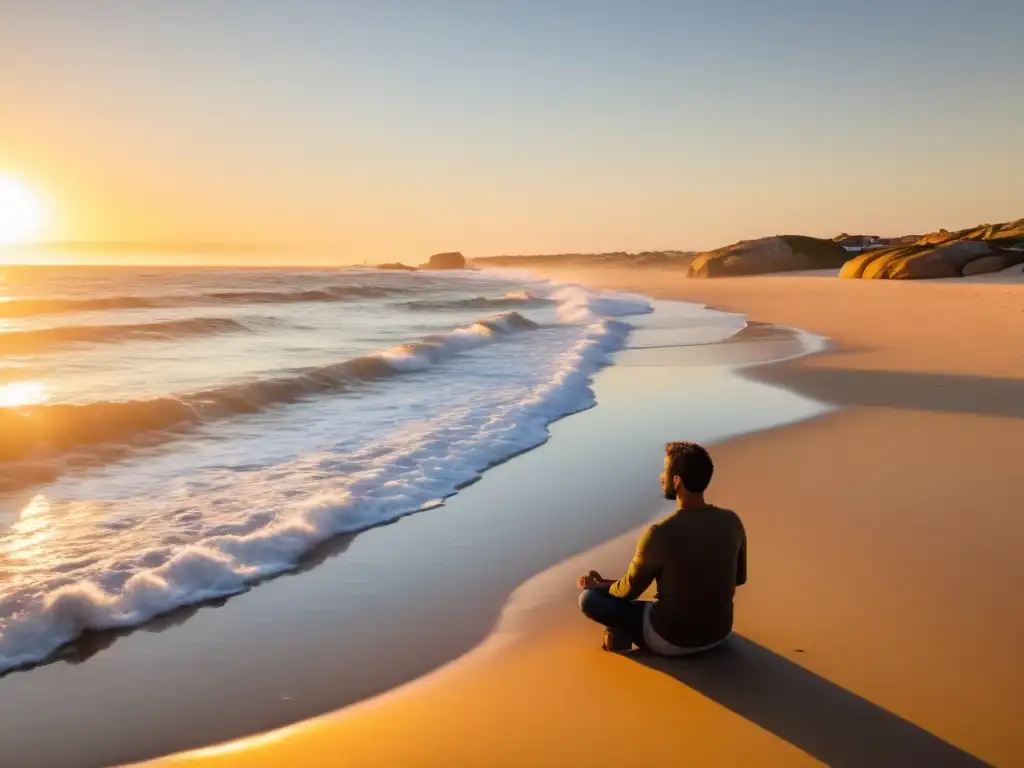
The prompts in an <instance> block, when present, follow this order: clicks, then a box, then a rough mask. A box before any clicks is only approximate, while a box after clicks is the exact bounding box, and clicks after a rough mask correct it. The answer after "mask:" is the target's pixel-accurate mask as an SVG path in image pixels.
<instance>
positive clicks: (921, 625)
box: [165, 269, 1024, 766]
mask: <svg viewBox="0 0 1024 768" xmlns="http://www.w3.org/2000/svg"><path fill="white" fill-rule="evenodd" d="M558 276H559V277H560V278H563V279H564V278H565V277H566V275H565V274H560V275H558ZM573 277H574V278H575V279H577V280H580V281H585V282H588V283H591V284H598V285H605V286H609V287H611V286H615V287H618V288H626V289H629V290H637V291H642V292H645V293H649V294H651V295H655V296H660V297H664V298H676V299H682V300H688V301H699V302H704V303H708V304H711V305H714V306H718V307H722V308H724V309H728V310H733V311H739V312H743V313H745V314H747V315H748V316H749V317H750V318H752V319H754V320H759V321H764V322H770V323H780V324H784V325H790V326H796V327H799V328H804V329H806V330H809V331H812V332H815V333H819V334H822V335H824V336H827V337H829V338H830V339H832V340H833V341H834V342H835V344H836V346H835V348H833V349H832V350H830V351H829V352H828V353H826V354H820V355H815V356H813V357H805V358H801V359H798V360H795V361H792V362H788V363H783V364H778V365H771V366H767V367H759V368H755V369H747V370H746V375H748V376H751V377H753V378H754V379H756V380H759V381H762V382H768V383H770V384H771V385H773V386H775V387H780V388H785V389H789V390H793V391H796V392H802V393H805V394H808V395H811V396H813V397H815V398H818V399H820V400H822V401H824V402H827V403H830V404H832V405H834V406H835V407H836V410H835V411H834V412H832V413H829V414H826V415H823V416H821V417H819V418H816V419H813V420H810V421H805V422H803V423H799V424H795V425H791V426H787V427H782V428H779V429H774V430H771V431H769V432H763V433H759V434H753V435H748V436H745V437H739V438H737V439H734V440H729V441H726V442H724V443H722V444H719V445H718V446H716V448H715V449H714V451H713V454H714V456H715V458H716V461H717V463H718V467H719V471H718V474H717V476H716V480H715V483H714V485H713V488H712V490H713V493H712V494H711V498H712V500H713V501H715V502H716V503H719V504H723V505H726V506H731V507H733V508H735V509H737V510H738V511H739V512H740V513H741V515H742V516H743V517H744V520H745V522H746V525H747V529H748V537H749V541H750V584H749V585H748V586H746V587H744V588H742V590H741V592H740V595H739V598H738V601H737V625H736V630H737V637H736V638H734V641H731V642H730V644H729V647H728V648H727V650H725V651H723V652H722V653H720V654H715V655H709V656H706V657H704V658H703V659H691V660H653V661H652V660H649V659H643V658H638V657H630V656H616V655H612V654H606V653H603V652H601V651H599V650H597V643H598V641H599V636H600V632H599V630H598V628H596V627H594V626H593V625H590V624H589V623H588V622H586V621H585V620H584V619H582V618H581V617H580V616H579V615H578V612H577V610H576V606H575V597H576V590H575V589H574V588H573V585H572V581H573V579H574V577H575V575H576V574H577V573H578V572H580V571H582V570H586V569H588V568H590V567H596V568H598V569H599V570H602V571H607V572H608V573H607V574H606V575H611V574H614V573H617V572H618V571H621V569H622V568H624V567H625V565H626V563H627V562H628V559H629V556H630V554H631V551H632V547H633V544H634V542H635V539H636V536H637V534H638V532H639V530H640V529H637V530H634V531H632V532H629V533H627V534H624V535H622V536H619V537H617V538H614V539H612V540H610V541H608V542H607V543H605V544H604V545H602V546H601V547H598V548H597V549H595V550H593V551H591V552H588V553H585V554H584V555H581V556H578V557H575V558H574V559H572V560H569V561H566V562H565V563H562V564H561V565H559V566H556V567H555V568H553V569H551V570H549V571H548V572H546V573H544V574H541V576H539V577H536V578H534V579H531V580H530V581H528V582H527V583H526V584H524V585H523V586H522V587H521V588H520V589H519V590H518V591H517V592H516V593H515V596H514V598H513V600H512V601H511V603H510V604H509V605H508V606H507V607H506V610H505V612H504V614H503V621H502V624H501V626H500V627H499V630H498V631H497V632H495V633H493V634H492V635H491V636H490V637H489V639H488V640H487V641H486V642H485V643H484V644H483V645H482V646H480V647H479V648H478V649H476V650H475V651H474V652H473V653H471V654H469V655H468V656H466V657H464V658H463V659H461V660H457V661H456V662H454V663H452V664H450V665H448V666H447V667H445V668H443V669H441V670H439V671H437V672H435V673H433V674H431V675H428V676H426V677H424V678H422V679H421V680H419V681H416V682H415V683H412V684H410V685H407V686H404V687H402V688H399V689H396V690H395V691H392V692H391V693H388V694H386V695H383V696H381V697H378V698H376V699H372V700H370V701H368V702H365V703H362V704H359V705H356V706H354V707H350V708H348V709H346V710H341V711H339V712H337V713H334V714H332V715H329V716H326V717H323V718H320V719H317V720H314V721H310V722H308V723H305V724H302V725H299V726H296V727H294V728H291V729H288V730H285V731H279V732H275V733H273V734H269V735H266V736H262V737H257V738H254V739H249V740H242V741H239V742H235V743H233V744H230V745H228V746H226V747H224V748H222V749H220V750H211V751H207V752H201V753H193V754H185V755H180V756H177V757H175V758H173V759H171V760H169V761H167V762H166V763H165V764H168V765H218V766H220V765H225V766H226V765H246V766H254V765H257V766H258V765H294V764H332V763H337V762H343V763H345V764H352V765H481V764H486V765H526V764H532V765H577V764H588V765H616V764H623V763H625V762H632V761H634V760H635V759H636V756H637V753H638V750H641V751H642V752H643V754H645V755H650V756H652V758H654V759H657V760H661V761H663V762H664V761H671V762H673V763H687V764H698V765H700V764H710V765H727V764H742V765H798V764H802V763H805V762H806V763H812V762H814V761H820V762H823V763H826V764H830V765H969V764H978V763H979V762H981V761H984V762H989V763H992V764H996V765H1017V764H1024V732H1022V731H1021V729H1020V727H1019V724H1020V719H1021V715H1022V712H1024V707H1022V704H1021V700H1020V691H1021V690H1022V689H1024V664H1022V663H1021V661H1022V655H1024V652H1022V651H1021V648H1022V647H1024V610H1022V607H1024V606H1022V600H1021V597H1020V595H1019V590H1020V585H1021V584H1024V558H1022V557H1021V556H1020V545H1021V542H1022V541H1024V536H1022V534H1024V508H1022V506H1021V501H1020V500H1021V499H1022V498H1024V472H1021V471H1019V468H1018V467H1019V464H1020V450H1021V448H1020V447H1021V446H1022V445H1024V343H1022V340H1024V282H1022V281H1021V279H1020V278H1019V277H1005V276H996V277H994V278H993V279H990V280H983V279H979V280H972V281H959V282H957V281H949V282H946V281H941V282H939V281H936V282H922V283H889V282H884V281H840V280H834V279H830V278H828V277H822V276H796V277H793V276H772V277H758V278H739V279H731V280H720V281H696V280H694V281H687V280H686V279H685V278H682V277H681V276H679V275H678V274H673V273H670V272H664V273H662V272H659V271H658V270H654V269H644V270H620V271H611V270H608V271H597V270H595V271H591V272H588V273H586V274H581V273H579V272H578V271H577V272H576V273H574V275H573ZM652 370H654V369H653V368H652ZM652 381H653V379H652ZM636 405H637V407H638V408H639V407H641V405H642V398H638V399H637V401H636ZM683 409H684V406H683V405H682V404H680V411H682V410H683ZM598 410H600V409H598ZM676 429H677V430H678V434H677V435H676V437H677V438H678V439H685V438H687V437H692V435H690V434H688V433H687V432H686V429H685V427H683V426H682V425H679V426H677V427H676ZM625 434H628V430H627V432H626V433H625ZM536 455H538V456H539V455H540V452H538V453H537V454H536ZM513 464H514V462H513ZM611 471H615V472H616V473H618V472H619V471H620V470H619V468H618V467H616V468H615V469H614V470H609V472H611ZM656 472H657V460H656V459H654V458H653V457H652V469H651V474H652V481H651V482H654V481H653V476H654V475H655V474H656ZM623 482H624V483H625V482H628V479H627V478H624V479H623ZM482 485H483V484H481V486H482Z"/></svg>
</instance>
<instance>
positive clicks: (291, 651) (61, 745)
mask: <svg viewBox="0 0 1024 768" xmlns="http://www.w3.org/2000/svg"><path fill="white" fill-rule="evenodd" d="M671 306H672V308H673V309H674V310H675V311H676V313H677V314H676V315H672V314H671V313H669V314H665V311H662V312H660V313H656V314H655V315H646V316H642V317H641V318H637V322H638V323H639V324H640V325H641V326H642V325H643V323H644V322H645V321H646V320H648V319H649V320H651V321H656V322H655V325H656V326H657V327H656V328H655V329H652V330H642V329H640V330H637V331H635V332H634V335H632V336H631V339H630V342H629V343H628V344H627V347H632V346H655V347H657V344H656V343H652V344H641V343H640V342H639V341H637V340H638V339H639V338H640V336H641V335H643V334H647V335H649V336H650V337H651V338H649V339H648V341H651V342H660V341H663V339H661V338H659V337H660V336H663V335H664V334H665V333H669V334H673V333H674V334H676V335H677V336H678V335H679V334H688V338H689V341H690V342H694V343H696V342H698V341H699V340H701V339H707V338H710V336H709V333H710V334H711V335H715V334H717V335H718V336H719V337H721V335H722V332H721V331H716V330H715V328H716V327H717V325H718V324H719V323H720V322H722V321H729V323H730V324H731V327H733V328H735V321H736V320H737V318H728V317H725V316H719V315H718V314H717V313H709V312H707V311H705V310H703V309H701V308H697V307H692V306H689V305H675V304H673V305H671ZM677 315H678V316H677ZM709 322H710V327H708V328H705V326H707V325H708V323H709ZM673 328H676V329H677V330H675V331H673V330H672V329H673ZM680 329H682V330H680ZM694 334H696V335H694ZM677 341H678V340H677ZM802 344H803V342H802V341H801V339H799V338H797V337H796V336H795V334H793V333H792V332H789V331H785V330H779V331H776V332H771V331H770V329H751V330H749V331H742V332H740V333H739V334H737V335H736V336H734V337H732V338H731V339H730V341H728V342H724V343H722V344H717V345H716V344H712V345H706V346H699V347H698V346H692V347H668V348H653V349H628V348H627V349H624V350H622V351H620V352H619V353H617V356H616V363H617V364H615V365H612V366H610V367H608V368H605V369H603V370H602V371H600V372H599V373H598V375H597V377H595V380H594V382H593V385H592V386H593V389H594V393H595V397H596V398H597V399H598V401H599V403H600V405H601V406H602V407H599V408H594V409H591V410H588V411H586V412H583V413H579V414H576V415H574V416H572V417H571V418H565V419H561V420H558V421H556V422H553V423H552V424H551V425H550V437H551V439H550V440H549V441H548V442H547V443H546V444H544V445H542V446H540V447H538V448H537V449H535V450H533V451H529V452H527V453H525V454H520V455H519V456H518V457H516V459H515V460H514V461H510V462H506V463H504V464H501V465H498V466H496V467H494V468H492V469H490V470H488V472H487V473H486V474H485V475H484V477H483V479H482V480H481V481H480V482H478V483H475V484H473V485H471V486H467V487H466V488H464V489H463V490H461V491H460V492H459V493H458V494H457V495H456V496H454V497H452V498H450V499H448V500H447V501H446V502H445V504H444V505H443V506H441V507H440V508H434V509H431V510H429V511H428V512H426V513H425V514H422V515H411V516H408V517H405V518H402V520H401V523H400V524H396V525H388V526H383V527H381V528H376V529H373V530H370V531H366V532H363V533H361V534H359V535H356V536H352V537H344V538H343V540H335V541H334V542H332V543H331V545H330V546H329V547H328V549H327V551H326V552H325V554H324V557H323V559H322V560H319V561H318V563H317V564H316V565H317V567H315V568H311V569H309V570H306V571H303V572H300V573H297V574H296V573H292V574H287V575H283V576H281V577H278V578H276V579H273V580H271V581H267V582H263V583H262V584H261V585H260V586H259V587H258V588H256V589H252V590H250V591H248V592H245V593H243V594H241V595H237V596H234V597H232V598H230V599H228V600H226V601H224V602H222V603H221V604H220V605H219V606H216V605H214V606H205V607H198V608H197V609H195V610H192V609H189V610H186V611H184V612H182V613H181V614H180V615H179V616H175V617H168V620H165V621H163V622H160V621H158V622H155V623H152V624H149V625H145V626H143V627H141V628H139V629H137V630H135V631H132V632H130V633H127V634H121V635H117V634H105V633H104V634H97V635H95V636H93V637H90V638H89V641H88V642H86V643H83V644H82V648H83V652H82V653H81V654H80V655H79V656H77V657H74V656H72V657H70V658H68V659H66V660H65V661H66V662H68V663H55V664H50V665H46V666H42V667H36V668H34V669H32V670H29V671H25V672H16V673H12V674H11V675H8V676H7V677H5V678H4V679H3V683H2V685H0V705H4V709H5V711H7V710H9V711H11V712H13V713H14V714H13V715H12V717H10V718H9V719H8V720H7V721H5V723H4V724H3V727H2V728H0V752H3V753H5V754H19V755H32V756H33V760H32V763H31V764H33V765H38V766H44V765H67V764H90V765H93V764H111V763H123V762H125V761H127V760H139V759H144V758H147V757H150V756H153V755H159V754H168V753H172V752H175V751H178V750H181V749H187V748H194V747H196V746H199V745H202V744H211V743H218V742H222V741H224V740H226V739H231V738H238V737H243V736H244V735H246V734H252V733H260V732H264V731H268V730H271V729H274V728H280V727H282V726H287V725H288V724H289V723H295V722H298V721H302V720H304V719H306V718H309V717H314V716H317V715H321V714H323V713H325V712H331V711H334V710H336V709H337V708H338V707H344V706H346V705H349V704H351V703H353V702H358V701H361V700H364V699H366V698H369V697H375V696H377V695H379V694H381V693H386V691H388V690H389V689H392V688H394V687H395V686H400V685H402V684H403V683H405V682H407V681H409V680H412V679H416V678H418V677H421V676H422V675H425V674H429V673H430V672H431V671H432V670H435V669H436V668H438V667H441V666H444V665H445V664H447V663H449V662H450V661H451V660H452V659H454V658H458V657H459V656H460V655H461V654H464V653H465V652H467V651H470V650H471V649H472V648H473V647H474V646H476V645H478V644H479V643H480V642H481V641H483V640H484V639H485V638H486V637H487V635H488V633H489V632H490V630H491V629H493V626H494V623H495V621H496V620H497V619H498V618H499V614H500V609H501V605H502V603H503V602H504V601H505V600H506V599H507V597H508V595H509V594H510V593H512V592H513V591H514V590H515V589H516V587H517V586H518V585H519V584H520V583H522V582H523V581H524V580H526V579H528V578H530V577H532V576H533V575H534V574H535V573H537V572H538V571H542V570H544V569H545V568H547V567H549V566H550V565H551V564H553V563H557V562H559V561H561V560H563V559H564V558H566V557H568V556H570V555H572V554H573V553H575V552H578V551H580V550H581V549H587V548H589V547H592V546H595V545H598V544H600V543H601V542H602V541H605V540H607V539H608V538H612V537H615V536H618V535H619V534H621V533H622V532H623V531H626V530H629V529H631V528H632V527H634V526H635V525H639V524H641V523H643V522H644V521H646V520H648V519H649V518H650V517H651V516H653V515H654V514H655V513H656V511H657V510H658V509H659V508H660V506H662V505H663V504H664V502H663V501H662V500H661V499H660V494H659V493H658V492H657V491H658V489H657V487H656V484H652V483H650V482H649V474H650V470H649V461H650V460H652V459H653V460H655V461H656V460H657V454H658V452H659V451H660V449H661V448H660V446H661V443H662V442H664V441H665V440H667V439H669V438H671V437H672V436H673V435H674V434H675V429H674V427H673V424H672V423H666V422H665V418H664V414H663V413H662V411H661V410H660V408H662V407H663V406H662V405H659V403H665V402H670V398H671V396H672V395H673V393H675V392H677V391H678V379H676V378H675V376H676V374H675V373H674V372H676V371H679V370H680V369H679V368H678V365H680V364H683V363H686V362H689V363H690V364H692V365H694V366H696V367H693V368H692V369H688V371H687V375H689V376H690V377H691V378H692V386H690V385H689V384H688V385H687V386H686V388H685V390H686V391H688V392H690V393H691V394H690V397H691V398H692V402H693V403H694V406H695V407H700V408H701V410H700V411H698V412H697V413H694V414H693V415H692V418H691V417H689V416H687V417H685V418H686V419H687V420H688V421H690V422H691V424H690V426H691V427H692V428H693V429H695V430H696V431H697V432H698V434H699V436H700V437H701V438H702V439H712V438H716V437H724V436H726V434H728V433H732V434H735V433H736V432H746V431H751V430H756V429H762V428H765V427H767V426H772V425H774V424H776V423H779V421H786V420H788V419H789V418H800V417H804V416H807V415H809V414H811V413H817V412H818V406H817V405H814V404H810V403H809V402H807V401H805V400H804V399H803V398H800V397H798V396H794V395H792V394H789V393H778V392H775V391H774V390H771V389H770V388H767V387H765V386H763V385H759V384H755V383H752V382H746V381H745V380H743V379H741V378H740V377H738V376H736V375H735V374H734V372H733V369H732V368H731V366H733V365H735V364H737V363H741V362H756V361H758V360H763V359H768V358H775V357H778V356H780V355H781V356H790V355H792V354H798V353H802V352H803V351H804V350H803V346H802ZM649 364H653V367H649V368H644V370H642V371H641V370H639V369H638V368H637V366H638V365H649ZM645 382H646V383H645ZM641 387H645V388H646V389H647V393H648V394H650V393H652V392H660V393H662V394H660V395H658V397H656V398H655V399H653V400H650V401H649V402H647V403H645V407H644V408H642V409H639V410H638V409H637V408H636V407H635V405H634V400H635V396H634V393H635V392H637V391H639V390H640V388H641ZM748 399H749V400H751V404H750V405H749V406H748V405H744V403H743V401H745V400H748ZM616 403H617V404H616ZM701 403H703V404H704V405H703V406H699V404H701ZM705 411H706V412H705ZM787 414H792V416H787ZM680 418H683V417H682V416H681V417H680ZM677 423H678V422H677ZM648 454H650V456H648ZM601 462H610V463H611V464H612V465H614V466H615V467H616V473H615V474H614V475H612V477H613V478H615V479H616V483H615V486H616V487H612V488H610V489H609V488H598V487H593V488H588V486H592V485H593V482H592V480H591V479H590V467H591V466H593V465H595V464H600V463H601ZM467 574H470V577H468V578H467ZM409 584H415V585H416V588H415V589H412V590H410V589H409V588H408V585H409ZM179 624H183V625H181V626H178V625H179ZM164 629H170V630H171V631H163V630H164ZM410 648H415V652H413V653H410ZM339 649H343V651H339ZM82 662H84V663H82ZM101 690H102V691H103V696H104V699H105V705H104V707H102V708H95V707H90V706H89V704H88V702H89V701H90V700H93V699H94V698H95V696H96V695H98V692H99V691H101ZM155 692H159V693H158V694H156V693H155ZM41 718H42V719H45V720H46V722H48V723H50V727H51V728H54V729H57V730H59V731H60V732H61V733H62V734H63V737H62V739H61V740H59V741H54V740H52V739H51V740H48V739H45V738H44V737H43V736H42V735H41V734H36V733H35V731H34V729H32V728H31V727H30V724H31V723H32V722H38V721H40V719H41Z"/></svg>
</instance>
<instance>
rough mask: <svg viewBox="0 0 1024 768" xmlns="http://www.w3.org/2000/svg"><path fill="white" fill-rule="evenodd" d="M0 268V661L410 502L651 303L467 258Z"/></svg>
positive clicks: (426, 505)
mask: <svg viewBox="0 0 1024 768" xmlns="http://www.w3.org/2000/svg"><path fill="white" fill-rule="evenodd" d="M0 275H2V277H3V281H2V282H0V672H2V671H4V670H9V669H12V668H16V667H20V666H24V665H28V664H32V663H35V662H39V661H41V660H44V659H46V658H47V657H49V656H50V655H51V654H53V652H54V651H55V650H57V649H58V648H59V647H60V646H62V645H64V644H65V643H67V642H68V641H71V640H73V639H74V638H76V637H77V636H78V635H80V634H81V633H83V632H85V631H87V630H90V629H107V628H115V627H130V626H134V625H137V624H141V623H143V622H146V621H147V620H149V619H152V618H153V617H155V616H158V615H160V614H163V613H166V612H168V611H171V610H173V609H175V608H178V607H180V606H183V605H189V604H194V603H198V602H202V601H206V600H209V599H212V598H215V597H219V596H224V595H229V594H234V593H238V592H241V591H244V590H246V589H248V588H249V587H251V586H252V585H254V584H256V583H258V582H259V581H260V580H262V579H265V578H267V577H269V576H272V575H275V574H278V573H281V572H283V571H287V570H289V569H292V568H294V567H295V566H296V564H297V563H298V562H299V561H300V560H301V558H302V556H303V555H304V554H305V553H307V552H309V551H310V550H311V549H312V548H313V547H315V546H316V545H317V544H319V543H321V542H323V541H325V540H326V539H328V538H330V537H332V536H336V535H338V534H342V533H349V532H354V531H359V530H363V529H366V528H369V527H373V526H377V525H380V524H383V523H387V522H390V521H393V520H395V519H397V518H400V517H402V516H404V515H408V514H411V513H414V512H425V513H427V514H429V510H430V509H432V508H435V507H437V506H439V505H441V504H442V503H443V500H444V499H445V498H446V497H449V496H450V495H452V494H453V493H456V492H457V491H458V489H460V488H462V487H464V486H466V485H467V484H469V483H472V482H473V481H475V480H476V479H477V478H479V476H480V474H481V473H482V472H483V471H484V470H485V469H487V468H488V467H490V466H493V465H495V464H497V463H500V462H502V461H504V460H506V459H508V458H510V457H512V456H514V455H515V454H517V453H521V452H523V451H525V450H528V449H530V448H533V447H535V446H537V445H539V444H541V443H542V442H544V441H545V440H546V439H547V435H548V431H547V427H548V425H549V424H550V423H551V422H552V421H554V420H556V419H558V418H560V417H562V416H565V415H568V414H570V413H574V412H577V411H580V410H583V409H585V408H588V407H590V406H591V405H593V404H594V396H593V392H592V391H591V389H590V379H591V376H592V375H593V374H594V373H595V372H596V371H597V370H598V369H599V368H601V367H603V366H605V365H608V364H609V363H611V362H612V359H613V355H614V353H615V352H616V351H617V350H619V349H621V348H622V347H623V346H624V344H625V343H626V339H627V337H628V336H629V334H630V331H631V325H630V318H631V317H634V318H635V317H637V316H640V315H643V314H646V313H649V312H650V311H651V309H652V307H651V304H650V303H649V302H647V301H646V300H644V299H643V298H641V297H637V296H632V295H623V294H616V293H609V292H603V291H597V290H594V289H587V288H584V287H582V286H579V285H560V284H555V283H551V282H547V281H543V280H537V279H530V278H527V277H522V276H516V275H510V274H500V275H496V274H491V273H479V272H472V271H465V272H462V271H460V272H417V273H405V272H388V271H379V270H368V269H338V270H295V271H288V270H255V269H248V270H226V269H156V268H146V269H141V268H140V269H128V268H85V267H82V268H17V269H13V268H12V269H3V270H0ZM735 330H739V328H738V327H737V328H735V329H733V331H735ZM730 332H732V331H730ZM716 333H719V334H720V331H716Z"/></svg>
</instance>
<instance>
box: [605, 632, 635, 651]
mask: <svg viewBox="0 0 1024 768" xmlns="http://www.w3.org/2000/svg"><path fill="white" fill-rule="evenodd" d="M601 647H602V648H603V649H604V650H606V651H612V652H613V653H625V652H626V651H628V650H631V649H632V648H633V641H632V640H630V639H629V637H628V636H627V635H626V634H624V633H622V632H616V631H615V630H613V629H606V630H605V631H604V641H603V642H602V643H601Z"/></svg>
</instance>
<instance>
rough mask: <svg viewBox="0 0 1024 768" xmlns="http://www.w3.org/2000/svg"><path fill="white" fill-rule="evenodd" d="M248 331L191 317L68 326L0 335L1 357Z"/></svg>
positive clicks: (222, 319) (215, 320)
mask: <svg viewBox="0 0 1024 768" xmlns="http://www.w3.org/2000/svg"><path fill="white" fill-rule="evenodd" d="M249 330H251V329H250V328H249V327H248V326H246V325H243V324H242V323H240V322H238V321H237V320H232V319H231V318H228V317H193V318H187V319H185V320H168V321H165V322H160V323H135V324H117V325H70V326H62V327H58V328H37V329H33V330H28V331H7V332H4V333H0V354H4V355H25V354H36V353H40V352H46V351H47V350H49V349H52V348H53V347H60V346H63V345H65V344H86V343H91V344H111V343H118V342H122V341H137V340H141V339H147V340H168V341H171V340H174V339H180V338H183V337H186V336H205V335H208V334H215V333H232V332H245V331H249Z"/></svg>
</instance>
